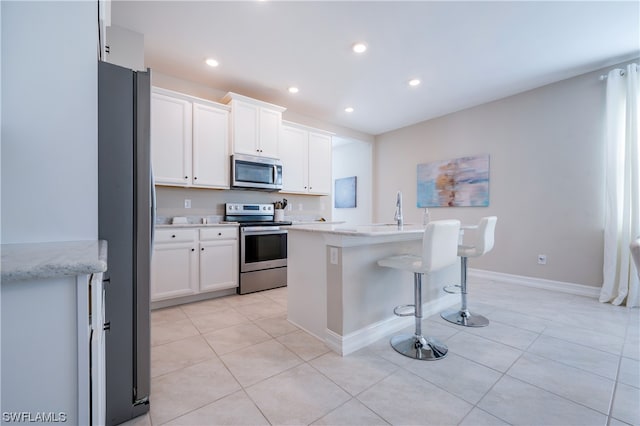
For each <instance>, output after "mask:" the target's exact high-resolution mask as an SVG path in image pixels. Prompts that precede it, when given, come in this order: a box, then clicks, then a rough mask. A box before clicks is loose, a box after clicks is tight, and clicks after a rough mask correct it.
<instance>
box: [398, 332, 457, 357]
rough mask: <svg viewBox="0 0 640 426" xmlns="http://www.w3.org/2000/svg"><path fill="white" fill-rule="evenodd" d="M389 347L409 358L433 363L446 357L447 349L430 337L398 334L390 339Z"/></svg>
mask: <svg viewBox="0 0 640 426" xmlns="http://www.w3.org/2000/svg"><path fill="white" fill-rule="evenodd" d="M390 343H391V347H393V349H395V350H396V351H397V352H399V353H401V354H402V355H404V356H408V357H409V358H413V359H419V360H422V361H434V360H437V359H440V358H444V357H445V356H447V352H448V351H449V349H448V348H447V347H446V346H445V345H444V344H443V343H441V342H440V341H438V340H437V339H434V338H432V337H424V336H416V335H415V334H398V335H396V336H393V337H392V338H391V341H390Z"/></svg>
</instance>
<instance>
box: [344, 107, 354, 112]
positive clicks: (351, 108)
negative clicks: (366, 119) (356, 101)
mask: <svg viewBox="0 0 640 426" xmlns="http://www.w3.org/2000/svg"><path fill="white" fill-rule="evenodd" d="M344 112H353V107H346V108H345V109H344Z"/></svg>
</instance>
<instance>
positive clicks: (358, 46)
mask: <svg viewBox="0 0 640 426" xmlns="http://www.w3.org/2000/svg"><path fill="white" fill-rule="evenodd" d="M366 50H367V45H366V44H364V43H356V44H354V45H353V51H354V52H356V53H364V52H365V51H366Z"/></svg>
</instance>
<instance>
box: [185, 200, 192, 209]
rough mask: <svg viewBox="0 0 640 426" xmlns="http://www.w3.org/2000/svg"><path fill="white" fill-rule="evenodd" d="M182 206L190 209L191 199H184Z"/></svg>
mask: <svg viewBox="0 0 640 426" xmlns="http://www.w3.org/2000/svg"><path fill="white" fill-rule="evenodd" d="M184 208H185V209H190V208H191V200H187V199H185V200H184Z"/></svg>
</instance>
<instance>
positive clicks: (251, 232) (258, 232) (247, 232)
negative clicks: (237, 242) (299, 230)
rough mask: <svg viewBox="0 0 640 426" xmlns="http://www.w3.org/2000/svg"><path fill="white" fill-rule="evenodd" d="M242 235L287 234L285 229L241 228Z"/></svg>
mask: <svg viewBox="0 0 640 426" xmlns="http://www.w3.org/2000/svg"><path fill="white" fill-rule="evenodd" d="M241 229H242V234H243V235H278V234H287V233H288V231H287V230H286V229H277V230H263V229H260V230H255V231H254V230H246V228H241Z"/></svg>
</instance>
